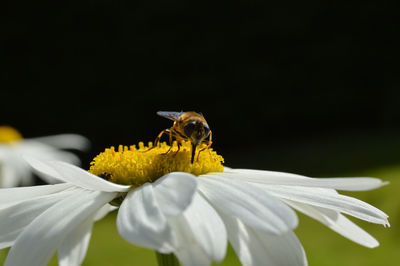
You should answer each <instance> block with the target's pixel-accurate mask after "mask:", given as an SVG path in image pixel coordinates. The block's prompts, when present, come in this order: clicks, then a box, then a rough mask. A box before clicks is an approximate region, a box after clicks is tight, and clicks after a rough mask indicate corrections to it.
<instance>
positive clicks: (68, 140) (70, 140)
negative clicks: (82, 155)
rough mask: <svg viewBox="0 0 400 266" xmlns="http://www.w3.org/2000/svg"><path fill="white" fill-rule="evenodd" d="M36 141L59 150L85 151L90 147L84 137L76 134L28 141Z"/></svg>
mask: <svg viewBox="0 0 400 266" xmlns="http://www.w3.org/2000/svg"><path fill="white" fill-rule="evenodd" d="M30 140H32V141H38V142H41V143H44V144H47V145H50V146H53V147H56V148H59V149H75V150H81V151H86V150H88V149H89V147H90V141H89V140H88V139H87V138H85V137H84V136H81V135H77V134H59V135H52V136H44V137H39V138H32V139H29V140H28V141H30Z"/></svg>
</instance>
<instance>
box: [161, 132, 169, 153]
mask: <svg viewBox="0 0 400 266" xmlns="http://www.w3.org/2000/svg"><path fill="white" fill-rule="evenodd" d="M166 130H168V131H167V132H168V134H169V149H168V150H167V152H164V153H161V154H162V155H166V154H168V153H169V152H170V151H171V149H172V131H171V130H169V129H166Z"/></svg>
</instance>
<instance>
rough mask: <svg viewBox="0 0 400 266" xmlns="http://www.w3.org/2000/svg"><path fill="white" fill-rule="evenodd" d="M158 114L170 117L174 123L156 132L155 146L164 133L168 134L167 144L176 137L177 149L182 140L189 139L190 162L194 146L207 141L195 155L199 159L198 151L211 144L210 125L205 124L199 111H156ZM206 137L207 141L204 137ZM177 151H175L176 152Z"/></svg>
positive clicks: (192, 160)
mask: <svg viewBox="0 0 400 266" xmlns="http://www.w3.org/2000/svg"><path fill="white" fill-rule="evenodd" d="M157 114H158V115H159V116H162V117H165V118H168V119H171V120H173V121H174V124H173V125H172V127H171V128H168V129H164V130H163V131H161V132H160V134H158V136H157V138H156V139H155V140H154V146H153V147H157V146H158V143H159V142H160V139H161V137H162V135H164V133H167V134H168V135H169V144H170V145H171V144H172V139H173V138H174V139H176V141H177V142H178V151H179V149H180V145H181V143H182V141H188V140H189V141H190V143H191V144H192V157H191V163H193V162H194V157H195V155H196V148H197V146H198V145H199V144H201V143H207V146H205V147H203V148H201V149H200V150H199V153H198V155H197V160H198V159H199V155H200V152H202V151H204V150H205V149H207V148H209V147H210V146H211V144H212V133H211V130H210V127H209V126H208V124H207V121H206V119H205V118H204V116H203V115H202V114H200V113H196V112H164V111H159V112H157ZM207 138H208V141H206V139H207ZM171 148H172V145H171V146H170V148H169V149H168V151H167V152H166V153H164V154H167V153H169V152H170V151H171ZM178 151H177V152H178Z"/></svg>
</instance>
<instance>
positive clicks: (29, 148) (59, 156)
mask: <svg viewBox="0 0 400 266" xmlns="http://www.w3.org/2000/svg"><path fill="white" fill-rule="evenodd" d="M16 151H17V152H18V153H19V154H20V155H25V156H31V157H35V158H37V159H40V160H56V161H63V162H69V163H72V164H80V160H79V157H78V156H76V155H75V154H73V153H72V152H67V151H62V150H59V149H56V148H53V147H51V146H49V145H46V144H43V143H40V142H35V141H24V142H22V143H21V144H20V145H19V146H18V148H17V149H16Z"/></svg>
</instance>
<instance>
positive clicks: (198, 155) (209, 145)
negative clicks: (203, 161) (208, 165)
mask: <svg viewBox="0 0 400 266" xmlns="http://www.w3.org/2000/svg"><path fill="white" fill-rule="evenodd" d="M211 144H212V134H211V131H210V138H209V139H208V143H207V146H205V147H204V148H201V149H200V150H199V153H198V154H197V159H196V162H198V161H199V157H200V152H202V151H204V150H205V149H208V148H210V147H211Z"/></svg>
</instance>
